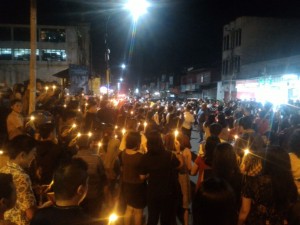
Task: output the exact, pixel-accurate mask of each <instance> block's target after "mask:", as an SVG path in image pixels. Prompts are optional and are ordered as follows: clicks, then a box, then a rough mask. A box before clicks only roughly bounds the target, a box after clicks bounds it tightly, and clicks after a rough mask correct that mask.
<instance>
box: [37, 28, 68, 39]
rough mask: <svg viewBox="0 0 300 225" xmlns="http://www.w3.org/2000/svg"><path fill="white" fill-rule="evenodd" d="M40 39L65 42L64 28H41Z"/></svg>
mask: <svg viewBox="0 0 300 225" xmlns="http://www.w3.org/2000/svg"><path fill="white" fill-rule="evenodd" d="M40 41H42V42H66V31H65V30H64V29H49V28H41V30H40Z"/></svg>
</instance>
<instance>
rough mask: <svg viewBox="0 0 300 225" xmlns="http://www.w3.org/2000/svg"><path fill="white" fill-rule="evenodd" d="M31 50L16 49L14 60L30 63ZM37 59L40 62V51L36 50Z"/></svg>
mask: <svg viewBox="0 0 300 225" xmlns="http://www.w3.org/2000/svg"><path fill="white" fill-rule="evenodd" d="M30 52H31V50H30V49H28V48H16V49H14V60H18V61H29V60H30ZM36 59H37V60H39V49H37V50H36Z"/></svg>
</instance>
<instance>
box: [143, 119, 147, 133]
mask: <svg viewBox="0 0 300 225" xmlns="http://www.w3.org/2000/svg"><path fill="white" fill-rule="evenodd" d="M147 125H148V124H147V122H146V121H145V122H144V133H146V127H147Z"/></svg>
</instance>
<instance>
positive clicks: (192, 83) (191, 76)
mask: <svg viewBox="0 0 300 225" xmlns="http://www.w3.org/2000/svg"><path fill="white" fill-rule="evenodd" d="M220 78H221V77H220V73H219V72H218V70H217V69H211V68H202V69H193V68H191V69H189V70H188V71H187V73H186V75H183V76H181V82H180V90H181V93H182V94H184V95H185V96H184V97H189V98H202V99H205V98H208V99H216V97H217V81H219V80H220Z"/></svg>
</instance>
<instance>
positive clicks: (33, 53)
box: [29, 0, 36, 114]
mask: <svg viewBox="0 0 300 225" xmlns="http://www.w3.org/2000/svg"><path fill="white" fill-rule="evenodd" d="M30 50H31V52H30V75H29V114H30V113H32V112H33V111H34V110H35V89H36V84H35V83H36V0H31V1H30Z"/></svg>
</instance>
